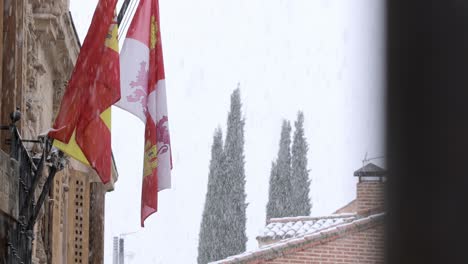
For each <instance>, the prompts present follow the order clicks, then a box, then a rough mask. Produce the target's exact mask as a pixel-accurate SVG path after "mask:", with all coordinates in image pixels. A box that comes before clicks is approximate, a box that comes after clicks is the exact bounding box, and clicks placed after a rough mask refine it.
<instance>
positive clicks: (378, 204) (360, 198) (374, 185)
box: [357, 181, 384, 213]
mask: <svg viewBox="0 0 468 264" xmlns="http://www.w3.org/2000/svg"><path fill="white" fill-rule="evenodd" d="M383 206H384V183H383V182H381V181H362V182H359V183H358V184H357V212H358V213H362V212H365V211H369V210H372V209H376V208H380V209H382V208H383Z"/></svg>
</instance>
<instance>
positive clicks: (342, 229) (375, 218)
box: [210, 213, 385, 264]
mask: <svg viewBox="0 0 468 264" xmlns="http://www.w3.org/2000/svg"><path fill="white" fill-rule="evenodd" d="M384 217H385V213H378V214H374V215H370V216H367V217H362V218H356V219H354V220H353V221H350V222H346V223H342V224H340V225H337V226H333V227H329V228H326V229H324V230H319V231H318V232H314V233H311V234H307V235H304V236H301V237H293V238H288V239H283V240H281V241H279V242H278V243H275V244H271V245H268V246H266V247H262V248H258V249H255V250H252V251H248V252H244V253H241V254H238V255H234V256H229V257H227V258H225V259H222V260H218V261H215V262H210V264H222V263H223V264H224V263H226V264H227V263H245V262H247V261H249V260H253V259H257V258H258V259H267V258H274V257H276V256H279V255H282V254H283V253H282V251H283V250H291V249H293V248H301V247H303V246H304V245H306V244H309V243H314V244H315V243H316V244H320V243H323V241H322V240H327V241H328V240H334V239H337V238H339V237H342V236H345V235H346V234H348V233H350V232H353V230H359V229H361V228H365V227H366V226H368V225H372V224H373V223H378V222H379V221H381V220H383V219H384Z"/></svg>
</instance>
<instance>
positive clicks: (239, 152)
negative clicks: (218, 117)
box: [222, 88, 247, 257]
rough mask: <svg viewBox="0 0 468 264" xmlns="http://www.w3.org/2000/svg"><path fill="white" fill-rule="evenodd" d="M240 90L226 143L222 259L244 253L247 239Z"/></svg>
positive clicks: (233, 104) (233, 99)
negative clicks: (224, 233) (224, 231)
mask: <svg viewBox="0 0 468 264" xmlns="http://www.w3.org/2000/svg"><path fill="white" fill-rule="evenodd" d="M241 107H242V103H241V98H240V89H239V88H237V89H236V90H234V92H233V93H232V95H231V109H230V111H229V114H228V121H227V132H226V141H225V142H224V144H225V145H224V154H225V162H224V166H223V172H224V174H225V176H224V177H225V178H224V179H223V180H224V184H223V187H224V193H225V194H226V196H225V198H224V199H223V200H224V203H225V212H224V218H223V220H224V223H225V230H226V235H225V237H224V239H225V241H224V243H223V244H224V245H223V247H224V248H223V249H222V255H223V257H228V256H231V255H235V254H239V253H241V252H244V251H245V248H246V243H247V236H246V234H245V225H246V215H245V211H246V207H247V204H246V202H245V198H246V195H245V170H244V164H245V162H244V119H243V118H242V111H241Z"/></svg>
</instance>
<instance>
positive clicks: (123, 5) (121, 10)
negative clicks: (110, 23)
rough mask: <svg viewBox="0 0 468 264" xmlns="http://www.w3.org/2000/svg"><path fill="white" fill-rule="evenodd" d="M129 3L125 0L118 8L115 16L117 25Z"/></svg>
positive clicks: (128, 0)
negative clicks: (117, 13)
mask: <svg viewBox="0 0 468 264" xmlns="http://www.w3.org/2000/svg"><path fill="white" fill-rule="evenodd" d="M129 4H130V0H125V1H124V2H123V4H122V7H121V8H120V11H119V15H118V16H117V25H119V26H120V22H122V20H123V17H124V16H125V13H126V12H127V9H128V5H129Z"/></svg>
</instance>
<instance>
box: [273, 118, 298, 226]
mask: <svg viewBox="0 0 468 264" xmlns="http://www.w3.org/2000/svg"><path fill="white" fill-rule="evenodd" d="M269 197H270V199H273V200H270V201H269V202H268V204H267V219H270V218H274V217H286V216H291V215H292V213H293V210H292V205H293V203H292V202H293V201H292V186H291V124H290V123H289V121H286V120H284V121H283V125H282V127H281V138H280V146H279V151H278V158H277V160H276V164H274V165H273V166H272V173H271V176H270V187H269Z"/></svg>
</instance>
